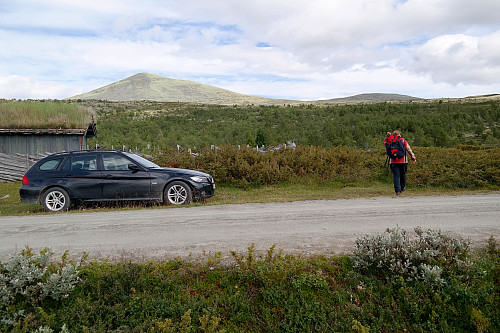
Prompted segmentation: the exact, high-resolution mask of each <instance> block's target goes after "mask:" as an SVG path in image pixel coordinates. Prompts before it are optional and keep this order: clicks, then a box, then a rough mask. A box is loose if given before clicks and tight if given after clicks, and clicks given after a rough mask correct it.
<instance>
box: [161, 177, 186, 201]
mask: <svg viewBox="0 0 500 333" xmlns="http://www.w3.org/2000/svg"><path fill="white" fill-rule="evenodd" d="M192 198H193V194H192V191H191V188H190V187H189V186H188V185H187V184H186V183H184V182H179V181H176V182H172V183H170V184H169V185H168V186H167V187H166V188H165V192H164V195H163V200H164V202H165V203H166V204H167V205H185V204H188V203H190V202H191V200H192Z"/></svg>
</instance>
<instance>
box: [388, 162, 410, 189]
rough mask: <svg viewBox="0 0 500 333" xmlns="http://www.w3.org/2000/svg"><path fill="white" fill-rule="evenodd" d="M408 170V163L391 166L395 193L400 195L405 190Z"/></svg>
mask: <svg viewBox="0 0 500 333" xmlns="http://www.w3.org/2000/svg"><path fill="white" fill-rule="evenodd" d="M406 170H408V163H394V164H391V171H392V176H393V179H394V191H395V192H396V193H400V192H401V191H403V190H404V189H405V186H406Z"/></svg>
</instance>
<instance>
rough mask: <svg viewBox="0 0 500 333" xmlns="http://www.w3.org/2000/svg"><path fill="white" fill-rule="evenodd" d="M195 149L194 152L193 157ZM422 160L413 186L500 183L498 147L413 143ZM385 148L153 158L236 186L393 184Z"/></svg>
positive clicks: (411, 178) (169, 153)
mask: <svg viewBox="0 0 500 333" xmlns="http://www.w3.org/2000/svg"><path fill="white" fill-rule="evenodd" d="M193 152H195V156H193V154H192V153H193ZM414 152H415V154H416V155H417V159H418V163H416V164H411V165H410V167H409V168H410V171H409V172H408V175H407V177H408V184H409V186H411V187H414V188H415V187H421V188H431V187H445V188H449V189H457V188H462V189H487V188H491V189H495V188H498V186H500V168H499V167H498V166H499V165H500V147H478V146H457V147H455V148H440V147H415V148H414ZM385 158H386V156H385V150H384V149H382V148H381V149H376V150H362V149H356V148H350V147H330V148H321V147H312V146H298V147H297V148H296V149H290V148H287V149H281V150H277V151H272V152H267V153H265V154H263V153H259V152H257V151H256V150H255V149H252V148H238V147H236V146H232V145H224V146H222V147H220V148H219V149H203V150H200V151H199V152H198V151H193V150H192V151H191V153H189V152H187V151H184V152H182V151H178V150H177V149H169V150H163V151H162V152H161V154H160V155H158V156H157V157H155V161H156V162H157V163H158V164H160V165H162V166H169V167H179V168H188V169H196V170H203V171H205V172H208V173H210V174H211V175H213V176H214V178H215V180H216V182H218V183H222V184H228V185H235V186H238V187H244V188H245V187H249V186H259V185H272V184H279V183H301V182H308V181H313V182H319V183H329V182H336V183H339V184H343V185H344V186H347V185H352V184H356V183H359V182H365V183H370V182H384V183H387V182H388V183H390V182H392V177H391V176H390V171H388V168H387V167H386V168H384V161H385Z"/></svg>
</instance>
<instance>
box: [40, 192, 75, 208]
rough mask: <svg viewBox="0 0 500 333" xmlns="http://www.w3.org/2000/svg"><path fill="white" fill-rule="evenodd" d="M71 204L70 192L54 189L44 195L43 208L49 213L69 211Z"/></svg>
mask: <svg viewBox="0 0 500 333" xmlns="http://www.w3.org/2000/svg"><path fill="white" fill-rule="evenodd" d="M70 203H71V199H70V197H69V194H68V192H66V191H65V190H64V189H62V188H60V187H53V188H51V189H49V190H47V191H46V192H45V193H44V194H43V198H42V206H43V208H44V209H45V211H47V212H62V211H67V210H68V209H69V206H70Z"/></svg>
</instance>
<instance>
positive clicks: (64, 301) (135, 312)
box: [0, 228, 500, 333]
mask: <svg viewBox="0 0 500 333" xmlns="http://www.w3.org/2000/svg"><path fill="white" fill-rule="evenodd" d="M49 259H50V251H48V250H44V251H42V252H41V253H40V254H36V253H34V252H33V251H32V250H31V249H29V248H27V249H26V250H24V251H22V252H21V253H19V254H18V255H16V256H14V257H12V258H11V259H10V260H8V261H6V262H3V263H2V262H0V330H1V331H2V332H11V333H21V332H22V333H24V332H38V333H42V332H43V333H52V332H65V333H67V332H151V333H156V332H162V333H163V332H182V333H187V332H498V330H499V329H500V307H499V306H498V305H499V293H498V285H499V282H500V281H499V274H500V271H499V267H500V262H499V260H500V250H499V248H498V245H497V243H496V241H495V240H494V239H493V238H490V240H489V241H488V244H487V245H486V246H484V247H483V248H481V249H476V250H472V249H471V248H470V246H469V243H468V242H467V241H465V240H463V239H460V238H454V237H450V236H449V235H447V234H445V233H443V232H440V231H436V230H422V229H420V228H415V235H411V234H409V233H407V232H406V231H404V230H400V229H399V228H395V229H388V230H387V232H386V233H385V234H382V235H378V236H373V237H365V238H360V239H358V241H357V246H356V249H355V251H354V253H353V255H351V256H348V255H344V256H337V257H330V256H325V255H316V256H312V257H303V256H293V255H286V254H283V252H282V251H280V250H278V249H276V248H275V247H274V246H273V247H271V248H270V249H269V250H267V252H265V253H263V254H258V253H257V252H256V251H255V249H254V247H253V246H250V247H249V248H248V253H247V254H244V253H243V254H242V253H233V259H234V260H233V262H231V263H224V262H221V260H220V254H215V255H212V256H208V255H207V256H206V258H205V259H204V260H202V261H199V262H196V261H190V260H182V259H172V260H168V261H156V262H146V263H140V262H135V263H134V262H130V261H129V262H126V261H124V262H120V263H110V262H108V261H106V260H98V259H89V258H86V257H85V256H84V257H83V258H82V260H80V261H78V262H75V261H74V260H69V259H68V254H67V253H66V254H65V255H63V257H62V259H61V261H59V262H56V261H49Z"/></svg>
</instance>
